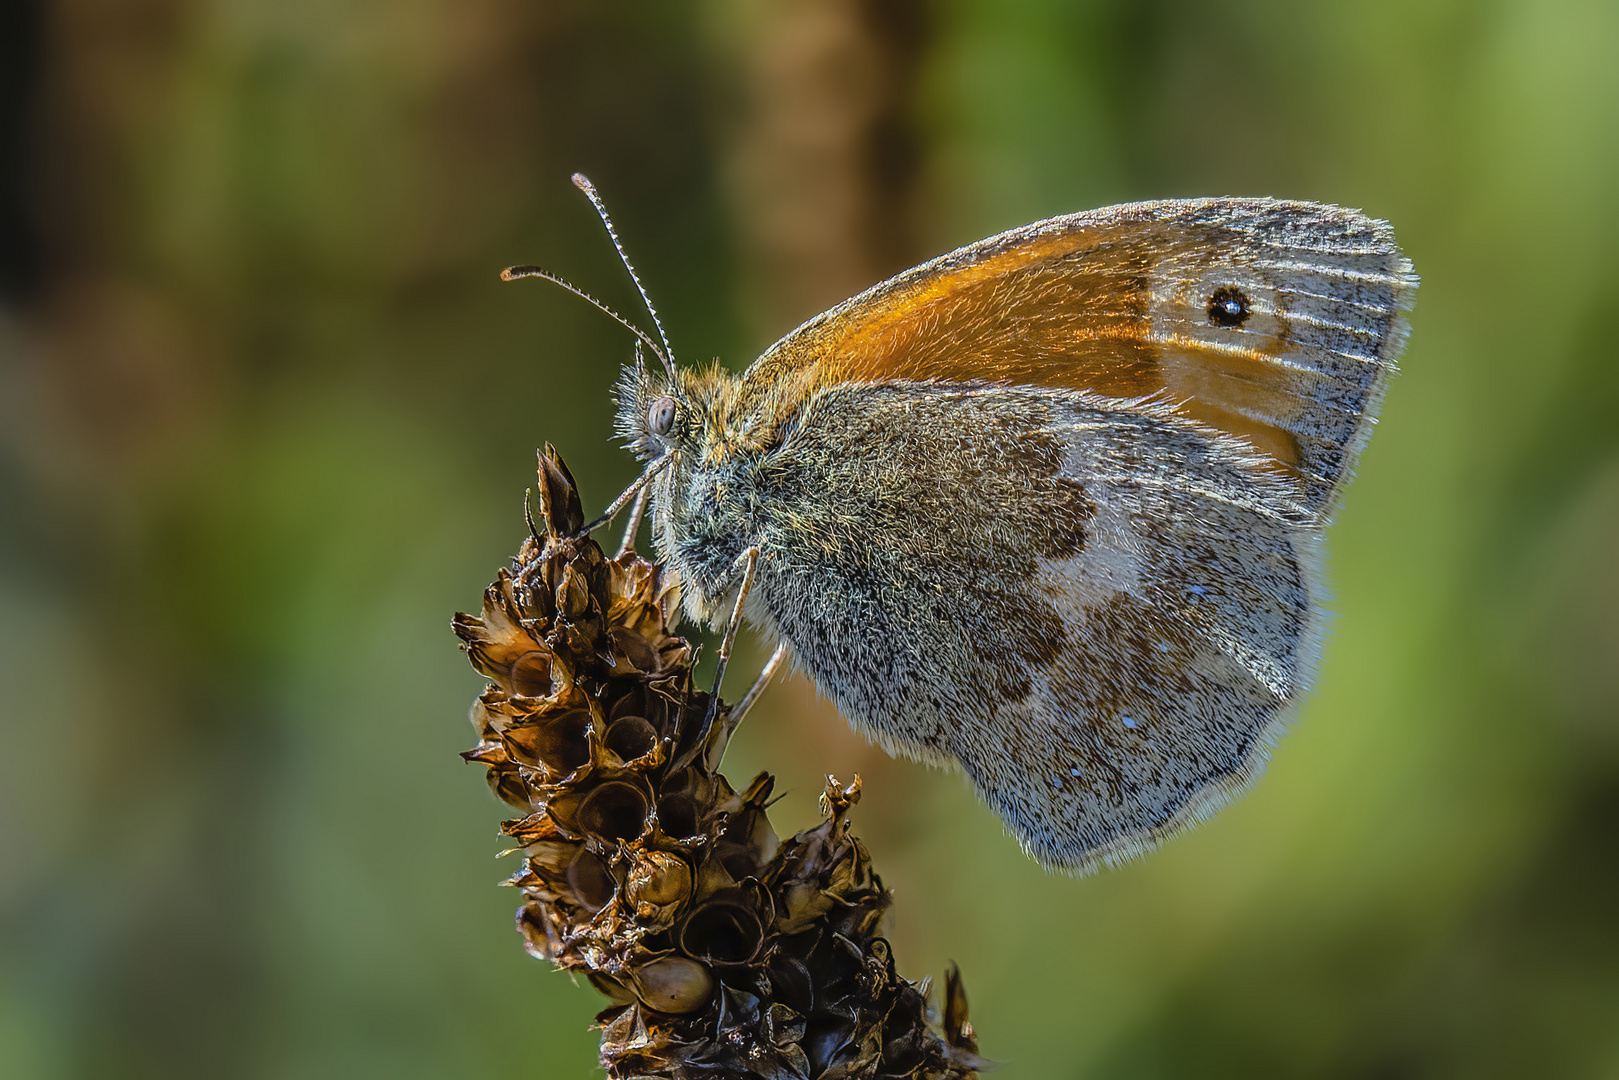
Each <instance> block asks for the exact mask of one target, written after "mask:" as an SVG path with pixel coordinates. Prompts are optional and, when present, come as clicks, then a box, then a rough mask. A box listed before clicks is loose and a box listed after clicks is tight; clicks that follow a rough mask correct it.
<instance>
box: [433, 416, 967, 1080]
mask: <svg viewBox="0 0 1619 1080" xmlns="http://www.w3.org/2000/svg"><path fill="white" fill-rule="evenodd" d="M539 493H540V503H541V508H542V511H543V516H544V524H545V532H544V534H543V535H540V534H539V533H538V531H537V530H536V531H535V535H534V536H531V537H530V538H528V539H526V540H524V542H523V545H522V548H521V549H520V550H519V552H518V555H517V559H516V560H515V561H514V563H513V565H512V567H511V568H510V570H505V569H503V570H501V571H500V573H499V575H498V576H497V577H496V578H495V581H494V583H493V584H491V585H490V586H489V588H488V589H487V590H486V591H485V592H484V598H483V610H482V611H481V612H480V614H479V615H477V616H471V615H464V614H463V615H457V616H456V617H455V620H454V624H453V625H454V629H455V632H456V634H457V636H459V637H460V638H461V641H462V643H463V646H464V647H465V649H466V652H467V656H468V659H470V660H471V662H472V665H473V667H475V668H477V669H478V671H479V672H481V673H482V674H484V675H485V676H487V677H488V678H489V680H490V682H489V685H488V686H487V687H486V688H485V689H484V691H483V693H482V694H480V695H479V696H478V699H477V701H476V702H475V703H474V705H473V707H472V725H473V728H474V730H475V731H476V732H477V735H478V745H477V747H475V748H474V749H472V750H469V751H467V752H466V753H465V754H464V755H463V757H465V758H466V759H467V760H469V761H477V762H480V763H482V764H483V765H484V766H485V768H486V769H487V770H488V779H489V786H490V788H491V789H492V790H493V791H494V792H495V794H496V795H498V796H499V797H500V798H501V799H502V800H504V801H505V802H506V803H508V804H509V805H511V806H513V807H515V808H516V809H517V810H518V811H519V813H520V816H518V817H515V818H513V819H511V820H509V821H506V822H503V823H502V825H501V831H502V832H503V833H504V834H505V835H506V836H508V837H510V838H511V840H512V842H513V844H514V845H515V846H514V847H513V849H512V851H514V852H517V853H520V854H521V855H522V858H523V865H522V868H521V869H519V870H518V871H517V873H516V874H514V875H513V876H512V878H511V880H510V882H509V884H511V885H513V886H515V887H516V888H518V889H519V890H521V892H522V894H523V904H522V906H521V907H520V908H519V909H518V912H517V928H518V930H519V931H520V932H521V933H522V935H523V938H524V942H525V944H526V947H527V948H528V951H529V952H530V953H532V954H533V955H534V956H536V957H540V958H543V959H546V960H550V961H552V962H554V963H555V964H556V965H557V966H558V967H561V968H565V969H567V970H570V971H580V972H583V973H584V974H585V976H586V977H587V978H588V979H589V980H590V982H591V983H592V984H593V985H594V986H595V987H596V988H597V989H598V990H600V991H601V992H602V993H604V994H606V995H607V996H608V997H609V998H611V999H612V1001H613V1004H612V1005H611V1006H609V1007H608V1008H607V1009H605V1010H604V1011H603V1012H602V1013H601V1014H600V1015H599V1016H598V1017H597V1020H598V1022H599V1024H600V1027H601V1032H602V1041H601V1061H602V1065H603V1067H604V1068H605V1069H606V1070H607V1075H608V1076H609V1077H614V1078H635V1077H668V1078H671V1080H698V1078H703V1080H721V1078H724V1080H730V1078H759V1080H789V1078H792V1080H810V1078H823V1080H834V1078H837V1080H852V1078H856V1077H859V1078H900V1077H903V1078H907V1080H935V1078H946V1077H948V1078H964V1077H971V1076H973V1075H975V1073H974V1070H975V1069H981V1068H984V1067H985V1066H986V1064H987V1063H986V1062H985V1061H984V1060H983V1059H981V1058H980V1057H979V1056H978V1053H977V1051H978V1047H977V1043H976V1042H975V1041H974V1036H973V1031H972V1026H971V1025H970V1024H969V1023H968V1022H967V999H966V994H965V993H964V992H963V990H962V988H961V979H960V975H959V973H958V972H956V971H955V970H954V969H952V970H951V972H950V973H949V974H948V976H947V978H946V983H945V1002H944V1009H943V1013H944V1015H943V1021H942V1027H943V1030H942V1033H941V1032H940V1031H939V1030H935V1029H934V1028H932V1027H930V1026H929V1024H928V1008H927V995H926V986H925V984H924V985H923V986H922V987H920V988H919V987H918V986H915V985H913V984H911V983H909V982H906V981H905V980H904V979H901V978H900V977H899V975H898V974H897V973H896V972H895V970H894V964H893V959H892V956H891V955H890V951H889V947H888V943H887V942H886V941H885V940H883V939H882V938H881V937H879V936H878V934H877V928H878V923H879V922H880V920H881V918H882V914H883V912H884V910H885V909H886V908H887V907H888V904H889V899H890V897H889V893H888V891H887V890H886V889H884V888H883V885H882V882H881V880H880V879H879V878H878V877H877V875H876V873H875V872H874V871H873V870H872V867H871V859H870V857H869V856H868V855H867V853H866V849H865V847H864V846H863V845H862V844H861V843H860V841H859V840H858V839H856V838H855V837H854V836H853V835H852V834H851V833H850V830H849V824H848V813H849V810H850V808H851V807H853V806H854V804H855V803H856V802H857V801H858V800H859V798H860V781H859V779H858V778H856V780H855V781H854V782H853V783H852V784H849V785H848V786H846V787H844V786H840V785H839V784H838V783H837V782H836V781H835V780H833V779H832V778H831V777H828V778H827V786H826V791H825V793H824V794H823V795H822V796H821V808H822V810H823V812H824V813H825V815H826V819H825V820H824V821H823V822H821V824H820V825H818V826H816V827H815V828H812V829H809V830H806V831H804V832H801V833H799V834H798V835H796V836H793V837H791V838H789V839H788V840H786V841H780V840H778V838H777V836H776V833H775V831H774V829H772V828H771V825H770V820H769V818H768V816H767V815H766V813H765V807H766V805H767V802H768V800H769V797H770V792H771V788H772V786H773V784H774V779H773V778H772V777H771V776H770V775H769V774H768V773H761V774H760V775H759V776H757V777H755V778H754V780H753V781H752V782H751V783H750V784H748V785H747V787H745V788H744V789H743V790H742V791H740V792H738V791H736V790H735V789H733V788H732V787H731V785H730V784H729V783H728V782H727V781H726V779H725V777H724V776H722V775H720V774H719V772H718V770H717V763H718V761H719V758H720V756H721V754H722V753H723V750H724V745H723V743H724V740H725V739H726V738H727V736H728V734H729V731H730V725H729V724H727V723H725V722H723V721H724V720H725V719H726V717H727V716H728V713H729V708H728V707H727V706H725V705H723V704H721V705H720V706H719V710H718V712H719V717H720V720H721V722H719V723H715V724H714V725H713V726H712V728H711V729H710V731H709V734H708V736H707V738H708V739H709V745H707V746H701V747H698V746H693V745H690V740H692V739H694V738H696V737H697V732H698V730H699V729H700V728H701V726H702V720H703V717H704V715H705V714H706V711H707V709H708V704H709V695H708V694H707V693H704V692H702V691H698V690H695V689H693V685H692V670H691V664H692V650H691V648H690V647H689V646H688V645H687V644H686V643H685V641H683V640H681V639H680V638H678V637H676V636H674V635H673V634H672V633H671V630H672V629H673V621H674V611H675V607H676V604H675V595H674V592H675V590H674V588H673V586H672V585H671V583H669V582H668V581H667V580H666V579H665V578H664V576H663V574H662V573H661V571H660V569H659V568H658V567H657V566H654V565H653V564H651V563H648V562H647V561H646V560H644V559H642V558H640V557H638V556H636V555H635V554H633V553H626V554H625V555H622V556H620V557H619V558H617V559H608V558H607V557H606V556H605V555H604V554H603V553H602V551H601V549H600V548H599V547H598V546H597V545H596V543H595V542H594V541H593V540H591V539H590V538H589V537H588V536H580V535H578V530H579V529H580V528H581V527H582V525H583V523H584V520H585V518H584V513H583V511H582V509H581V505H580V501H579V495H578V491H577V489H576V488H575V485H574V482H573V477H572V476H571V475H570V474H569V472H568V470H567V467H566V466H564V465H563V463H562V461H561V459H560V458H558V457H557V454H556V452H555V450H553V449H552V448H551V447H549V446H548V447H546V449H545V452H544V453H543V454H542V455H541V456H540V462H539ZM692 751H697V752H692ZM681 762H689V764H685V765H681V766H680V767H672V766H674V765H679V763H681Z"/></svg>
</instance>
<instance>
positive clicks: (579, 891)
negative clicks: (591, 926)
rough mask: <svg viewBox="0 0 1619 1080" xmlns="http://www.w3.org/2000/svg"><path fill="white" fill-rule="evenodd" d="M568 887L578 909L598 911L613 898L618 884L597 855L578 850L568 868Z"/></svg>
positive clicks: (581, 849) (583, 849)
mask: <svg viewBox="0 0 1619 1080" xmlns="http://www.w3.org/2000/svg"><path fill="white" fill-rule="evenodd" d="M568 887H569V889H570V890H572V892H573V898H574V900H575V901H576V902H577V903H578V904H579V906H580V907H582V908H585V909H587V910H589V911H600V910H601V909H602V908H604V907H606V906H607V902H608V901H609V900H611V899H612V898H613V891H614V890H615V889H617V888H618V883H617V882H615V881H614V880H613V875H612V874H611V873H609V872H608V870H607V864H606V863H604V862H602V860H601V857H600V856H599V855H597V854H595V853H594V852H592V851H589V850H587V849H585V848H580V849H579V853H578V854H577V855H575V856H574V859H573V862H572V863H571V864H569V866H568Z"/></svg>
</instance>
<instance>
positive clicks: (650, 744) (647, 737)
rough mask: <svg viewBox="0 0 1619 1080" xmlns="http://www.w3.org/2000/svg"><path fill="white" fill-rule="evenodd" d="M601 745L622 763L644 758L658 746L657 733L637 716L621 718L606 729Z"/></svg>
mask: <svg viewBox="0 0 1619 1080" xmlns="http://www.w3.org/2000/svg"><path fill="white" fill-rule="evenodd" d="M602 743H603V744H604V745H605V746H606V747H607V749H609V750H611V751H612V752H613V753H615V754H617V755H618V759H619V760H620V761H623V762H631V761H636V760H638V759H640V758H643V757H646V755H648V754H650V753H651V752H652V751H653V750H654V749H656V747H657V745H658V733H657V732H656V731H654V730H652V725H651V724H649V723H648V722H647V721H646V720H645V719H644V718H642V717H639V716H621V717H619V718H618V719H617V720H614V721H613V723H612V724H611V726H609V727H608V729H607V735H606V736H605V737H604V738H603V739H602Z"/></svg>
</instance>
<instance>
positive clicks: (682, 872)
mask: <svg viewBox="0 0 1619 1080" xmlns="http://www.w3.org/2000/svg"><path fill="white" fill-rule="evenodd" d="M691 893H692V873H691V867H690V866H688V865H687V864H686V860H685V859H682V858H681V857H680V856H679V855H675V854H673V853H672V852H668V851H647V852H642V853H641V854H639V855H637V856H636V858H635V861H634V862H633V863H631V864H630V870H629V873H628V874H627V875H625V878H624V899H625V901H626V903H627V904H628V905H629V907H630V910H632V911H634V912H635V917H636V919H637V920H638V921H639V922H640V923H641V924H642V925H643V926H645V927H647V928H648V929H656V930H662V929H664V928H666V927H668V926H672V925H673V924H674V921H675V916H676V915H677V914H678V913H679V911H680V908H681V905H683V904H684V903H685V902H686V901H687V900H689V899H690V898H691Z"/></svg>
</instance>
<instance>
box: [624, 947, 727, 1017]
mask: <svg viewBox="0 0 1619 1080" xmlns="http://www.w3.org/2000/svg"><path fill="white" fill-rule="evenodd" d="M630 981H631V983H632V984H633V985H634V987H635V996H636V997H638V998H640V999H641V1003H642V1004H643V1005H645V1006H646V1007H647V1008H649V1009H652V1010H654V1011H656V1012H664V1013H690V1012H696V1011H697V1010H698V1009H701V1008H702V1007H703V1006H704V1005H706V1004H708V999H709V998H710V997H712V996H713V994H714V976H713V975H711V974H709V971H708V969H707V968H706V967H704V966H703V965H702V964H699V963H698V962H697V961H695V960H692V959H690V958H688V957H685V956H665V957H663V958H661V959H658V960H654V961H652V962H651V963H650V964H646V965H644V966H642V967H639V968H636V969H634V970H632V971H631V972H630Z"/></svg>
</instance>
